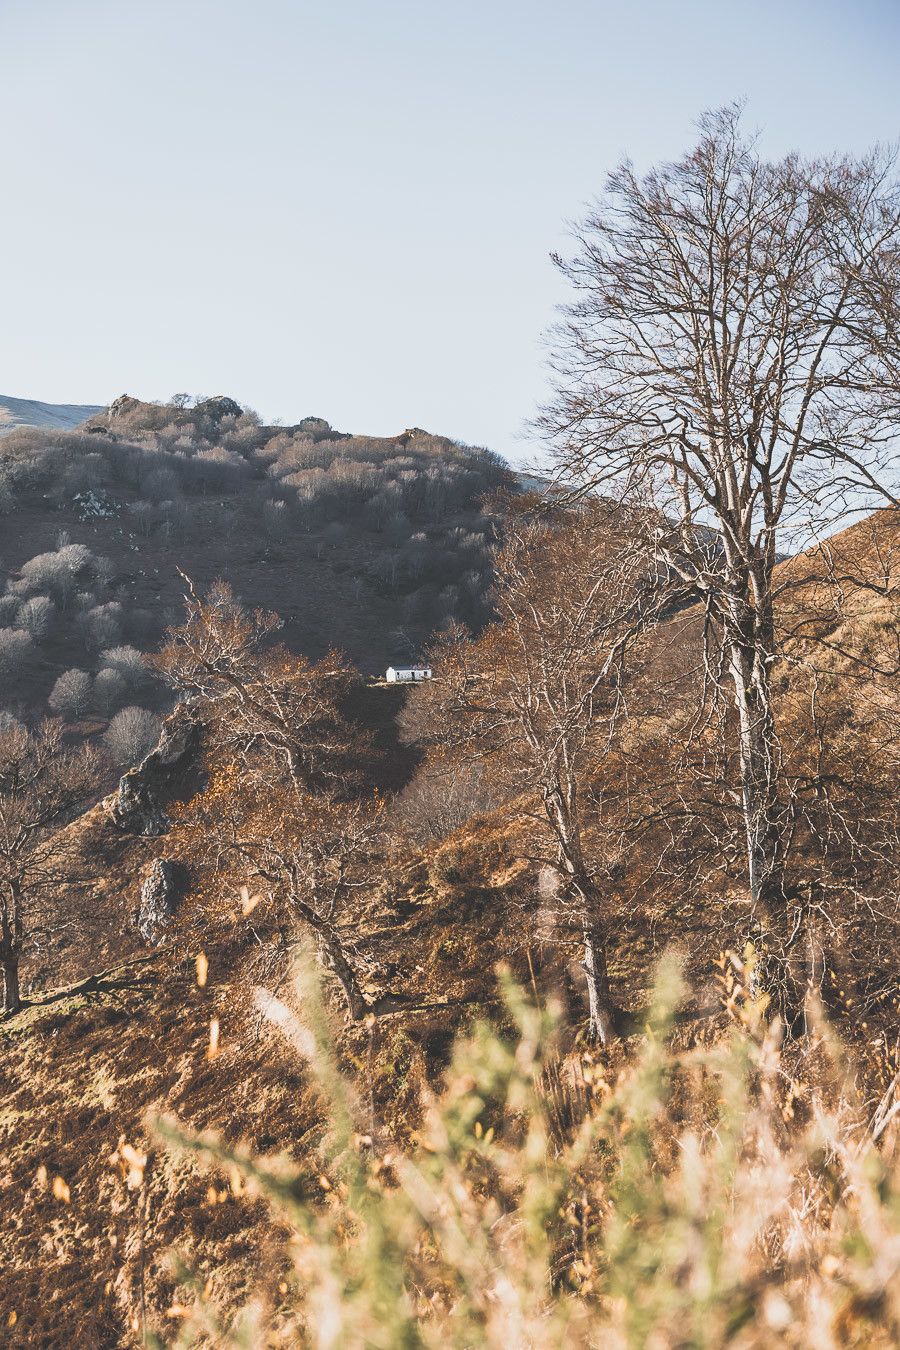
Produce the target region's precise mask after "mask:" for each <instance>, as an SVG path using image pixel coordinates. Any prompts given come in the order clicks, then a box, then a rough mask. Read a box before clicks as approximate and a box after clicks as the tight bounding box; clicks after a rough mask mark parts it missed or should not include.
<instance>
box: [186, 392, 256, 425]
mask: <svg viewBox="0 0 900 1350" xmlns="http://www.w3.org/2000/svg"><path fill="white" fill-rule="evenodd" d="M243 411H244V410H243V408H242V407H241V405H240V404H239V403H235V401H234V399H233V398H229V397H228V396H227V394H216V396H215V398H205V399H203V400H202V401H201V402H200V403H198V404H196V406H195V407H194V412H195V413H199V414H200V416H201V417H211V418H212V419H213V421H214V422H219V421H221V419H222V418H223V417H240V415H241V413H242V412H243Z"/></svg>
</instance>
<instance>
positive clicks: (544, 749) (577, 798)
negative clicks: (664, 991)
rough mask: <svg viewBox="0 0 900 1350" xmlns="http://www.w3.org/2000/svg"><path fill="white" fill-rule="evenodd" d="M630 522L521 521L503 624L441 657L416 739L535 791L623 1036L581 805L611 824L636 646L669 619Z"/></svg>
mask: <svg viewBox="0 0 900 1350" xmlns="http://www.w3.org/2000/svg"><path fill="white" fill-rule="evenodd" d="M652 572H653V569H652V566H651V565H650V560H649V557H648V554H647V551H646V550H645V549H643V548H641V547H640V546H636V545H635V538H634V531H633V530H630V529H629V528H628V519H627V515H625V514H620V513H614V512H612V511H611V510H610V509H609V508H608V507H606V506H603V505H602V504H600V503H596V502H594V503H587V504H586V505H585V506H583V507H582V508H581V510H580V511H579V512H578V514H577V516H575V517H570V518H569V519H566V520H557V521H554V522H548V521H547V520H541V521H539V522H533V523H531V524H527V523H526V524H523V525H522V526H521V527H520V528H519V529H518V530H516V531H513V532H512V534H511V536H510V538H509V540H508V542H507V544H506V546H505V548H504V549H503V551H502V552H501V553H500V555H499V556H498V558H497V562H496V596H495V606H496V610H497V613H498V619H497V621H496V622H495V623H493V624H491V625H490V626H489V627H488V628H487V630H486V631H485V633H484V634H483V636H482V637H481V638H480V639H479V640H478V641H477V642H474V643H472V642H469V641H467V640H466V636H465V635H464V634H463V633H461V632H460V631H459V630H456V631H454V632H452V633H451V634H450V636H449V637H448V639H447V640H446V641H444V642H443V643H441V645H440V646H439V647H438V648H437V649H435V651H434V653H433V663H434V666H435V669H436V671H438V678H436V679H435V680H434V681H432V682H430V683H429V684H428V685H427V686H423V688H422V689H421V690H420V691H419V692H418V693H417V698H416V703H417V704H418V707H417V708H416V709H415V711H414V713H413V714H412V716H413V718H415V720H416V721H417V722H418V728H415V727H412V724H411V729H414V730H415V729H420V730H423V731H424V732H425V735H426V736H430V737H431V738H432V739H433V740H436V741H437V742H438V743H439V744H440V743H443V744H448V743H449V744H451V745H455V746H457V747H459V748H461V749H462V750H463V752H464V753H465V754H467V755H468V756H470V757H471V758H472V759H474V760H490V761H491V762H492V763H493V764H494V765H495V767H496V768H498V769H499V772H500V773H501V775H502V776H503V778H504V779H505V781H506V784H507V788H508V789H509V790H511V791H514V792H526V793H528V794H537V797H538V799H539V802H540V808H541V818H542V820H543V823H544V825H545V826H548V827H549V831H550V837H551V840H552V842H553V846H554V852H553V854H552V856H551V857H549V858H548V859H547V860H546V861H547V862H549V864H550V865H551V866H552V867H553V868H554V869H555V871H556V873H557V876H558V878H559V882H560V886H559V899H558V908H559V914H560V917H561V918H562V919H563V920H564V921H565V922H566V923H567V924H569V925H574V928H575V931H577V933H578V936H579V940H580V942H581V945H582V950H583V966H584V971H585V977H586V981H587V991H588V1002H589V1010H590V1033H591V1035H592V1036H594V1037H596V1038H598V1039H599V1040H601V1041H603V1042H605V1041H607V1040H609V1039H610V1038H611V1037H612V1036H613V1035H614V1034H615V1022H616V1016H615V1007H614V1003H613V999H612V993H611V990H610V982H609V973H608V968H607V946H608V913H607V910H608V906H607V904H606V899H605V896H604V894H603V888H602V886H601V885H600V884H599V881H598V872H597V866H596V864H595V863H592V861H591V860H590V859H589V858H588V856H587V848H586V842H585V828H586V824H587V822H586V820H585V811H584V799H585V797H587V796H588V795H589V799H590V817H591V820H590V823H591V828H592V829H593V830H594V831H599V830H600V829H601V827H602V820H603V813H604V801H603V785H602V769H603V763H604V759H605V756H606V753H607V751H608V749H609V747H610V745H611V743H612V741H613V739H614V736H615V731H616V727H617V725H618V721H619V718H620V715H621V714H622V712H623V711H624V708H625V689H626V675H627V671H628V667H629V657H630V656H631V653H632V649H633V648H634V647H635V646H636V644H637V643H638V640H639V639H640V637H641V635H642V634H644V633H645V632H646V631H647V630H648V629H649V628H650V627H652V625H653V624H654V622H655V620H656V619H657V617H658V616H659V612H660V607H661V603H662V597H663V593H664V588H663V587H661V586H658V585H657V584H656V583H655V578H654V577H653V575H652Z"/></svg>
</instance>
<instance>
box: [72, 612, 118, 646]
mask: <svg viewBox="0 0 900 1350" xmlns="http://www.w3.org/2000/svg"><path fill="white" fill-rule="evenodd" d="M80 626H81V630H82V633H83V634H84V640H85V642H86V643H87V645H88V646H89V647H94V648H103V647H106V648H110V649H111V650H115V649H114V648H112V647H111V644H112V643H114V642H116V641H117V640H118V639H119V638H120V637H121V636H122V606H121V605H120V604H119V602H118V601H117V600H110V601H109V602H108V603H107V604H105V605H94V607H93V608H92V609H89V610H87V611H86V612H85V613H84V614H82V615H81V618H80Z"/></svg>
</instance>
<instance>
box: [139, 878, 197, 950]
mask: <svg viewBox="0 0 900 1350" xmlns="http://www.w3.org/2000/svg"><path fill="white" fill-rule="evenodd" d="M184 890H185V874H184V868H183V867H182V865H181V863H178V862H175V861H174V860H173V859H172V858H157V859H156V861H155V862H154V863H153V866H152V867H151V868H150V872H149V874H148V876H147V879H146V880H145V882H144V884H143V885H142V886H141V898H140V903H139V905H138V909H137V914H136V915H135V922H136V924H137V927H138V930H139V931H140V934H141V936H142V937H143V939H144V941H145V942H148V943H149V944H150V946H151V947H156V946H157V945H158V944H159V942H160V941H161V939H162V935H163V932H164V930H165V928H166V927H167V926H168V924H169V922H170V920H171V918H172V916H173V915H174V914H175V913H176V912H177V910H178V904H179V901H180V900H181V897H182V896H183V895H184Z"/></svg>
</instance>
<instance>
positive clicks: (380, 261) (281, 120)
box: [0, 0, 900, 459]
mask: <svg viewBox="0 0 900 1350" xmlns="http://www.w3.org/2000/svg"><path fill="white" fill-rule="evenodd" d="M898 62H900V4H898V3H897V0H856V2H855V3H852V4H851V3H847V2H843V0H842V2H839V0H778V2H777V3H775V2H773V0H680V2H675V0H672V3H666V2H665V0H618V2H617V3H611V2H610V0H543V2H542V3H533V2H532V0H478V2H477V3H476V2H474V0H451V3H446V2H441V3H438V2H437V0H417V2H416V3H413V2H405V0H317V2H316V3H312V2H311V0H140V2H138V0H0V137H2V194H3V195H2V206H0V248H2V261H3V280H2V286H0V391H2V392H3V393H5V394H10V395H15V396H19V397H26V398H40V399H45V400H48V401H54V402H97V403H103V402H107V401H108V400H109V399H111V398H113V397H115V396H116V395H117V394H120V393H123V392H126V391H127V392H129V393H132V394H135V395H138V396H141V397H144V398H165V397H167V396H168V395H170V394H171V393H173V392H175V391H177V390H188V391H192V392H196V393H204V394H213V393H228V394H232V395H233V396H234V397H236V398H238V399H239V400H241V401H242V402H245V403H249V404H250V405H251V406H253V407H255V408H257V409H258V410H259V411H260V412H261V413H262V414H263V416H265V417H266V418H271V419H274V418H280V419H282V420H284V421H292V420H296V419H298V418H300V417H302V416H304V415H306V414H309V413H315V414H318V415H320V416H323V417H326V418H328V419H329V420H330V421H331V422H332V423H334V424H335V425H336V426H338V427H340V428H342V429H346V430H351V431H358V432H371V433H373V434H386V433H390V432H393V431H399V430H401V429H402V428H403V427H405V426H410V425H419V426H424V427H426V428H428V429H429V430H433V431H440V432H443V433H445V434H448V435H453V436H458V437H460V438H461V439H464V440H467V441H471V442H477V443H482V444H488V445H491V446H493V447H494V448H496V449H498V450H501V451H503V452H504V453H506V454H509V455H511V456H512V457H513V458H516V459H522V458H527V457H528V456H529V455H530V454H533V453H534V451H533V450H532V449H530V448H529V447H528V446H527V445H526V444H524V443H523V442H522V441H521V440H520V439H519V432H520V429H521V426H522V423H523V421H524V419H525V418H527V417H528V416H529V415H530V414H531V413H532V411H533V410H534V408H535V405H536V404H537V402H538V401H539V400H540V397H541V394H542V391H543V389H544V374H543V353H542V348H541V333H542V330H543V329H544V328H545V327H546V325H547V323H548V322H549V321H550V320H551V318H552V311H553V306H554V304H555V303H556V302H557V301H558V300H559V299H560V298H561V290H560V283H559V282H558V280H557V278H556V275H555V273H554V271H553V268H552V266H551V264H550V262H549V260H548V253H549V251H550V250H551V249H552V248H554V247H559V246H560V245H562V244H564V234H563V225H564V221H565V219H566V218H568V217H572V216H573V215H577V214H578V213H579V211H580V209H581V207H582V205H583V203H584V202H585V201H586V200H587V199H589V198H590V197H591V195H592V194H593V193H595V192H596V191H597V190H598V189H599V188H600V187H601V185H602V182H603V177H604V174H605V172H606V171H607V170H608V169H609V168H610V167H611V166H612V165H613V164H614V163H615V161H616V160H617V159H618V158H619V157H620V156H621V155H623V154H625V153H628V154H630V155H631V157H632V158H633V159H634V160H635V161H636V163H637V164H638V165H639V166H644V165H647V164H649V163H651V162H652V161H654V160H656V159H660V158H670V157H673V156H675V155H677V154H678V153H679V152H680V151H681V150H683V149H684V148H686V146H687V145H688V144H689V143H690V141H691V139H692V135H693V123H694V119H695V118H696V116H697V114H698V113H699V112H700V110H701V109H703V108H704V107H709V106H715V105H718V104H721V103H724V102H727V101H729V100H731V99H733V98H735V97H746V98H747V99H748V100H749V106H748V118H749V120H750V121H751V122H753V123H754V124H755V125H758V126H760V127H761V128H762V129H763V132H764V144H765V146H766V147H767V148H768V149H770V150H771V151H772V152H781V151H783V150H785V149H788V148H793V147H796V148H799V149H803V150H807V151H810V152H815V151H822V150H829V149H833V148H847V149H862V148H864V147H865V146H867V145H868V144H870V143H871V142H872V141H875V140H882V141H886V140H894V139H896V138H897V137H898V135H900V80H898V74H897V72H898Z"/></svg>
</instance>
